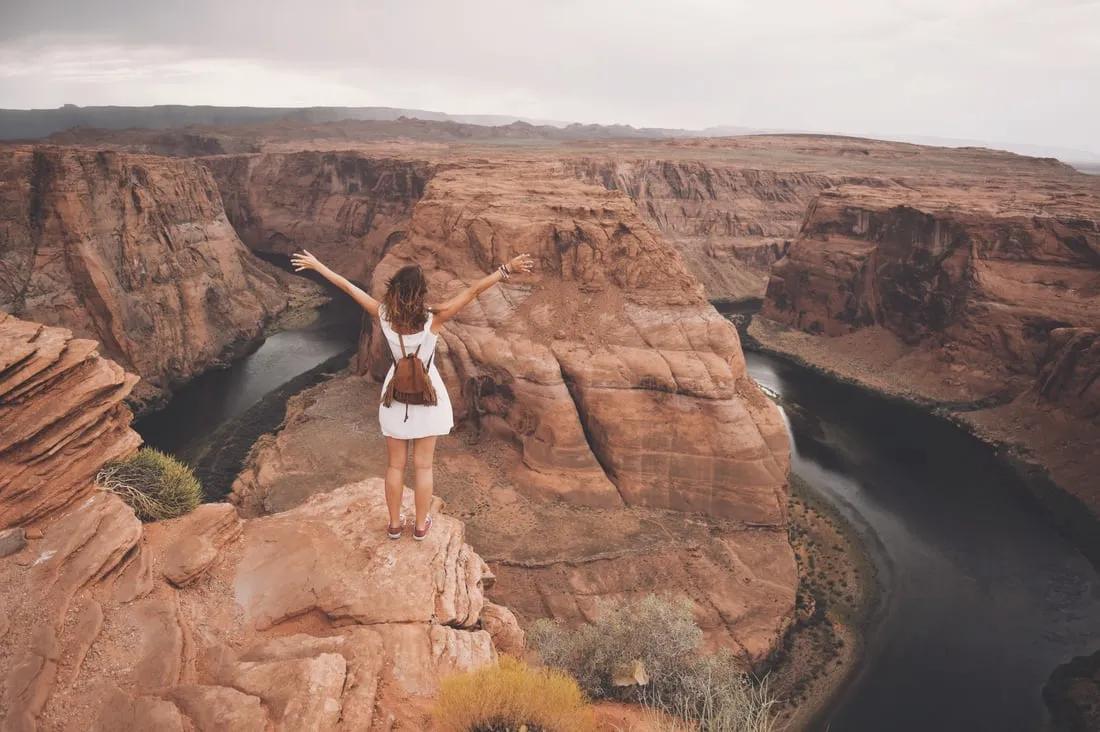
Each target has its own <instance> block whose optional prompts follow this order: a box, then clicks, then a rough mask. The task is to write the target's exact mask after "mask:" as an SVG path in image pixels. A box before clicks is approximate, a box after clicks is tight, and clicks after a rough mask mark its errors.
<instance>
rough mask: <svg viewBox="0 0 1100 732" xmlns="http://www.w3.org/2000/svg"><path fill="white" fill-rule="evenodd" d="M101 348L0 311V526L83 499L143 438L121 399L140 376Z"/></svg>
mask: <svg viewBox="0 0 1100 732" xmlns="http://www.w3.org/2000/svg"><path fill="white" fill-rule="evenodd" d="M96 347H97V344H96V342H95V341H89V340H84V339H80V338H73V336H72V333H70V332H69V331H67V330H65V329H63V328H51V327H47V326H44V325H40V324H38V323H31V322H28V321H25V320H19V319H18V318H14V317H12V316H10V315H7V314H5V313H0V529H4V528H7V527H9V526H18V525H22V524H24V523H27V522H28V521H33V520H35V519H38V518H39V517H41V516H44V515H46V514H48V513H50V512H52V511H56V510H57V509H59V508H61V507H63V506H66V505H68V504H70V503H72V502H74V501H76V500H79V499H82V498H84V497H85V496H86V495H87V494H88V493H89V492H90V491H91V482H92V478H93V477H94V476H95V473H96V472H97V471H98V470H99V467H100V466H101V465H102V464H103V463H105V462H107V461H110V460H112V459H115V458H119V457H122V456H125V455H127V454H129V453H131V452H133V451H134V450H135V449H137V446H138V445H139V444H140V438H139V437H138V436H137V434H135V433H134V432H133V431H132V430H131V429H130V428H129V424H130V412H129V410H128V409H127V408H126V406H125V404H123V400H124V399H125V398H126V397H127V396H128V395H129V393H130V390H131V389H132V388H133V386H134V384H135V383H136V382H137V377H135V376H133V375H132V374H128V373H126V372H125V371H124V370H123V369H122V368H121V367H119V366H118V365H117V364H115V363H113V362H111V361H108V360H107V359H104V358H101V357H100V356H99V354H98V353H97V351H96Z"/></svg>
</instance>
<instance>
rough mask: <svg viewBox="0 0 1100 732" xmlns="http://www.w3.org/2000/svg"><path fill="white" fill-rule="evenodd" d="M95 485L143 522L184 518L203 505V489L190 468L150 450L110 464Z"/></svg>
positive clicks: (97, 477) (142, 450) (147, 449)
mask: <svg viewBox="0 0 1100 732" xmlns="http://www.w3.org/2000/svg"><path fill="white" fill-rule="evenodd" d="M96 483H97V484H98V485H99V486H100V487H101V488H103V489H104V490H108V491H111V492H112V493H114V494H116V495H118V496H119V497H120V498H122V500H124V501H125V502H126V503H127V504H128V505H129V506H130V508H132V509H134V513H135V514H137V517H138V518H139V519H141V520H142V521H160V520H162V519H170V518H175V517H177V516H182V515H183V514H185V513H188V512H190V511H193V510H194V509H195V508H196V507H197V506H198V505H199V503H201V502H202V486H201V485H200V484H199V481H198V478H196V477H195V474H194V473H192V472H191V468H189V467H187V466H186V465H184V464H183V463H181V462H180V461H179V460H177V459H176V458H174V457H172V456H171V455H165V454H164V453H163V452H160V451H159V450H154V449H153V448H151V447H143V448H141V449H140V450H139V451H138V452H137V454H135V455H133V456H132V457H129V458H127V459H125V460H120V461H118V462H114V463H108V464H107V465H105V466H104V467H103V469H102V470H100V471H99V475H97V476H96Z"/></svg>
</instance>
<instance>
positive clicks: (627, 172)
mask: <svg viewBox="0 0 1100 732" xmlns="http://www.w3.org/2000/svg"><path fill="white" fill-rule="evenodd" d="M565 165H566V166H567V167H571V168H572V169H573V171H574V172H575V174H577V175H579V176H580V177H581V178H583V179H584V180H587V181H589V182H593V183H598V184H600V185H603V186H604V187H606V188H608V189H610V190H616V191H622V192H623V193H625V194H627V195H628V196H630V198H631V199H632V200H633V201H634V202H635V203H636V204H637V206H638V210H639V211H640V212H641V214H642V216H643V217H644V218H645V220H646V222H647V223H649V224H650V226H652V227H654V228H655V229H657V230H659V231H660V232H661V233H662V234H663V235H664V236H665V238H666V239H667V240H668V241H669V242H671V243H673V244H674V245H675V246H676V247H677V248H678V249H679V250H680V253H681V255H682V256H683V259H684V262H685V264H686V265H687V266H688V268H689V269H690V270H691V273H692V274H693V275H695V277H696V279H698V280H699V282H701V283H702V284H703V287H704V288H705V289H706V292H707V296H708V297H709V298H711V299H724V300H744V299H747V298H759V297H762V296H763V294H764V289H765V287H766V285H767V280H768V268H769V267H770V266H771V265H772V263H773V262H775V261H776V260H778V259H779V258H781V257H782V256H783V255H784V254H785V253H786V251H787V247H788V246H789V245H790V242H791V241H792V240H793V239H794V238H795V236H796V235H797V233H798V228H799V224H800V223H801V221H802V216H803V214H804V213H805V210H806V207H807V205H809V203H810V201H812V200H813V198H814V197H815V196H816V195H817V194H818V193H819V192H820V191H822V190H824V189H826V188H829V187H831V186H833V185H835V184H836V183H837V182H839V181H841V180H843V178H842V177H841V176H835V175H834V176H829V175H826V174H823V173H817V172H800V171H784V170H775V169H773V170H768V169H760V168H758V167H748V166H746V165H729V164H725V163H723V162H721V161H716V162H703V161H700V160H677V159H675V158H673V159H668V160H622V159H615V158H612V159H599V158H585V159H580V160H576V161H573V160H567V161H565Z"/></svg>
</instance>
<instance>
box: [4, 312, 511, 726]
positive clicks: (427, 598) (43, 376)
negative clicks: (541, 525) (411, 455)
mask: <svg viewBox="0 0 1100 732" xmlns="http://www.w3.org/2000/svg"><path fill="white" fill-rule="evenodd" d="M0 338H2V339H3V340H4V343H5V348H4V350H3V354H4V358H5V359H6V360H5V362H4V363H2V364H0V385H2V387H3V390H2V391H0V400H2V401H0V407H2V408H3V409H5V410H9V411H8V412H6V413H5V417H7V416H8V415H11V414H15V418H14V419H11V420H9V419H7V418H5V419H4V421H3V422H2V425H3V427H2V428H0V434H2V435H3V437H4V439H5V440H6V442H5V443H3V444H4V445H5V446H6V447H5V450H6V451H5V452H3V453H0V454H2V455H4V456H5V461H4V462H0V480H2V481H4V482H3V483H0V485H3V486H4V489H5V491H6V492H5V493H3V494H0V510H3V511H4V512H5V513H4V514H3V515H4V517H5V520H7V521H10V522H22V521H23V520H25V519H27V518H28V517H33V518H35V520H36V525H37V527H39V528H40V534H39V536H40V538H39V539H38V540H36V541H34V542H33V543H32V544H27V545H25V546H23V547H21V548H20V549H19V550H18V551H17V553H16V554H15V555H13V556H10V557H0V638H2V639H3V642H2V643H0V689H3V692H2V693H0V720H2V725H3V729H5V730H9V729H10V730H23V729H27V730H33V729H95V730H120V729H165V730H180V732H183V730H199V731H206V730H209V731H211V732H213V731H214V730H223V729H230V728H231V729H256V730H268V729H276V730H288V731H290V730H303V729H315V730H369V729H388V728H390V727H389V726H388V725H390V724H391V720H393V721H396V722H397V723H399V724H400V725H402V726H403V727H404V728H408V729H420V728H423V726H424V724H425V722H426V721H427V719H428V707H429V704H430V700H431V698H432V697H433V695H434V694H435V693H436V691H437V689H438V683H439V679H440V678H441V677H442V676H444V675H446V674H448V673H452V672H455V671H461V670H466V669H471V668H476V667H478V666H480V665H483V664H485V663H489V662H491V661H492V660H493V659H495V658H496V650H495V648H494V646H493V641H492V637H491V635H490V634H489V632H487V631H486V630H484V629H482V627H481V626H482V619H481V612H482V608H483V607H484V605H485V600H484V590H483V583H484V582H485V581H491V579H492V575H491V574H490V573H489V571H488V568H487V566H486V565H485V563H484V562H483V561H482V560H481V558H480V557H479V556H478V555H477V554H476V553H474V552H473V550H472V549H471V548H470V547H469V545H467V544H466V543H465V540H464V529H463V525H462V524H461V523H459V522H458V521H455V520H454V519H452V518H449V517H447V516H445V515H443V514H442V513H440V508H441V506H440V505H439V504H438V502H437V504H436V505H435V506H434V507H433V511H434V512H435V514H436V521H435V526H434V528H433V530H432V532H431V534H430V535H429V537H428V539H427V540H426V541H424V542H421V543H414V542H412V541H411V540H407V541H404V542H394V541H390V540H389V539H388V538H387V537H386V535H385V532H384V531H383V529H382V527H383V526H384V524H385V523H386V518H387V517H386V509H385V502H384V498H383V488H382V483H381V481H380V480H378V479H373V480H370V481H365V482H362V483H358V484H353V485H348V486H345V487H343V488H339V489H336V490H330V491H327V492H324V493H323V494H322V495H320V496H318V497H316V498H314V499H313V500H310V501H307V502H305V503H304V504H302V505H300V506H298V507H297V508H295V509H293V510H290V511H287V512H285V513H283V514H280V515H278V516H272V517H266V518H259V519H254V520H251V521H245V522H242V521H241V519H240V518H239V517H238V514H237V511H236V509H235V508H234V507H233V506H231V505H229V504H209V505H204V506H201V507H200V508H199V509H197V510H196V511H194V512H193V513H191V514H189V515H187V516H184V517H181V518H179V519H175V520H172V521H165V522H161V523H156V524H148V525H143V524H142V523H141V522H140V521H138V519H137V518H136V517H135V516H134V512H133V511H132V510H131V509H130V508H129V507H128V506H126V505H125V504H124V503H123V502H122V501H121V500H120V499H119V498H118V497H117V496H115V495H113V494H111V493H108V492H105V491H92V490H91V476H92V475H93V474H94V473H95V472H96V471H97V470H98V468H99V467H100V466H101V465H102V464H103V462H104V461H106V460H108V459H111V458H113V457H117V456H119V455H120V454H124V452H125V451H126V450H131V449H133V447H134V442H136V440H134V439H133V437H134V435H133V433H132V432H131V431H130V430H129V427H128V424H129V419H130V417H129V413H128V411H127V410H126V408H125V406H123V405H122V404H121V400H122V399H123V398H124V397H125V394H126V392H127V391H128V389H129V387H130V386H131V385H132V383H133V377H131V376H128V375H126V374H125V372H123V371H122V370H121V369H119V368H118V367H117V366H115V365H114V364H112V363H111V362H109V361H106V360H104V359H101V358H99V356H98V355H96V354H95V353H94V350H93V348H92V347H89V344H88V343H87V342H85V341H80V340H76V339H72V338H71V336H70V335H69V333H68V332H67V331H64V330H61V329H58V328H47V327H44V326H38V325H36V324H33V323H27V322H25V321H20V320H17V319H15V318H12V317H10V316H6V315H0ZM90 345H91V346H94V344H90ZM89 392H90V393H94V394H95V395H96V400H95V401H92V402H89V401H88V400H87V394H88V393H89ZM11 410H20V411H15V412H12V411H11ZM85 414H87V417H86V418H85ZM109 438H110V439H109ZM112 439H114V441H113V442H112V441H111V440H112ZM86 440H90V441H91V443H92V444H93V445H94V446H95V447H97V448H98V449H97V450H92V449H90V448H89V445H88V444H87V442H86ZM28 465H29V466H32V467H33V468H34V470H35V471H36V472H34V473H33V474H31V473H29V472H28V467H27V466H28ZM32 478H33V480H32ZM20 481H24V482H20ZM410 502H411V496H410ZM405 510H406V511H407V512H411V510H412V507H411V505H410V506H406V508H405ZM16 532H17V533H18V535H19V537H20V538H21V537H22V529H21V528H20V529H17V530H16ZM154 568H156V571H154ZM162 574H163V575H164V576H166V577H167V578H168V579H169V580H170V581H171V583H169V582H166V581H164V580H162V579H161V576H162ZM177 588H179V589H177ZM492 617H493V619H494V620H493V621H491V622H490V624H493V622H495V623H496V625H495V626H494V627H496V628H497V635H498V637H501V638H502V642H511V643H513V644H514V643H515V632H516V630H517V629H516V628H515V627H514V618H512V627H509V626H508V622H507V621H508V619H509V618H511V617H512V616H511V615H510V614H508V613H507V611H506V610H504V609H503V608H495V609H494V611H493V613H492Z"/></svg>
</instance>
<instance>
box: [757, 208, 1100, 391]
mask: <svg viewBox="0 0 1100 732" xmlns="http://www.w3.org/2000/svg"><path fill="white" fill-rule="evenodd" d="M1032 198H1033V199H1034V200H1028V198H1027V197H1025V196H1021V197H1020V200H1014V201H1012V202H1009V201H1008V200H1007V199H1005V197H1004V195H1003V194H1001V193H999V192H993V191H984V192H983V191H977V192H973V193H971V194H969V197H966V196H963V195H961V194H958V193H952V192H951V191H937V190H935V189H930V190H926V191H924V192H921V193H917V192H913V191H911V190H907V189H902V188H900V187H895V188H891V189H876V190H869V189H865V188H859V187H846V188H841V189H838V190H836V191H830V192H826V193H824V194H822V195H821V197H820V198H819V199H818V200H817V201H816V202H815V203H814V205H813V206H812V207H811V209H810V211H809V213H808V214H807V217H806V222H805V225H804V226H803V229H802V233H801V236H800V237H799V239H798V241H796V242H795V243H794V244H793V245H792V247H791V250H790V252H789V253H788V256H787V257H786V258H785V259H784V260H782V261H781V262H779V263H778V264H777V265H776V266H775V268H774V269H773V272H772V278H771V281H770V282H769V285H768V293H767V301H766V303H765V307H764V313H763V314H764V315H765V316H766V317H768V318H771V319H773V320H776V321H778V322H782V323H785V324H788V325H791V326H794V327H797V328H801V329H803V330H806V331H809V332H811V333H823V334H826V335H841V334H844V333H848V332H851V331H853V330H856V329H859V328H861V327H865V326H870V325H881V326H884V327H885V328H887V329H889V330H890V331H891V332H893V333H895V334H896V335H898V336H899V337H901V338H902V339H903V340H904V341H905V342H907V343H910V344H918V343H926V342H930V341H935V345H936V346H945V345H948V344H950V345H951V346H953V347H957V348H958V349H962V350H964V351H965V352H966V355H965V359H964V360H967V361H969V362H972V363H979V364H980V363H983V362H986V361H989V360H990V359H992V360H993V361H994V362H996V364H997V365H998V366H999V367H1001V368H1003V369H1004V370H1006V371H1008V372H1011V373H1016V374H1023V375H1027V376H1030V377H1034V376H1035V375H1037V374H1038V372H1039V370H1040V368H1041V367H1042V365H1043V363H1044V361H1045V360H1047V359H1048V358H1054V357H1056V356H1055V354H1053V353H1051V354H1048V346H1049V345H1050V343H1051V334H1052V332H1053V331H1056V330H1057V329H1066V328H1081V327H1085V326H1088V325H1091V324H1093V323H1094V322H1095V319H1096V317H1097V315H1098V314H1100V223H1098V220H1097V219H1096V218H1095V217H1092V216H1089V215H1088V210H1089V200H1088V199H1087V197H1086V200H1084V201H1081V202H1073V201H1071V202H1068V203H1067V202H1060V201H1059V200H1058V199H1056V198H1050V199H1049V200H1046V199H1044V198H1043V195H1042V194H1041V193H1039V194H1033V195H1032ZM1092 203H1093V205H1095V201H1093V202H1092ZM1094 213H1095V212H1094ZM1055 350H1058V349H1057V346H1056V345H1055ZM1071 350H1073V351H1074V352H1076V351H1077V350H1078V347H1077V346H1075V347H1074V348H1073V349H1071ZM1085 350H1086V351H1087V349H1085Z"/></svg>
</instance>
